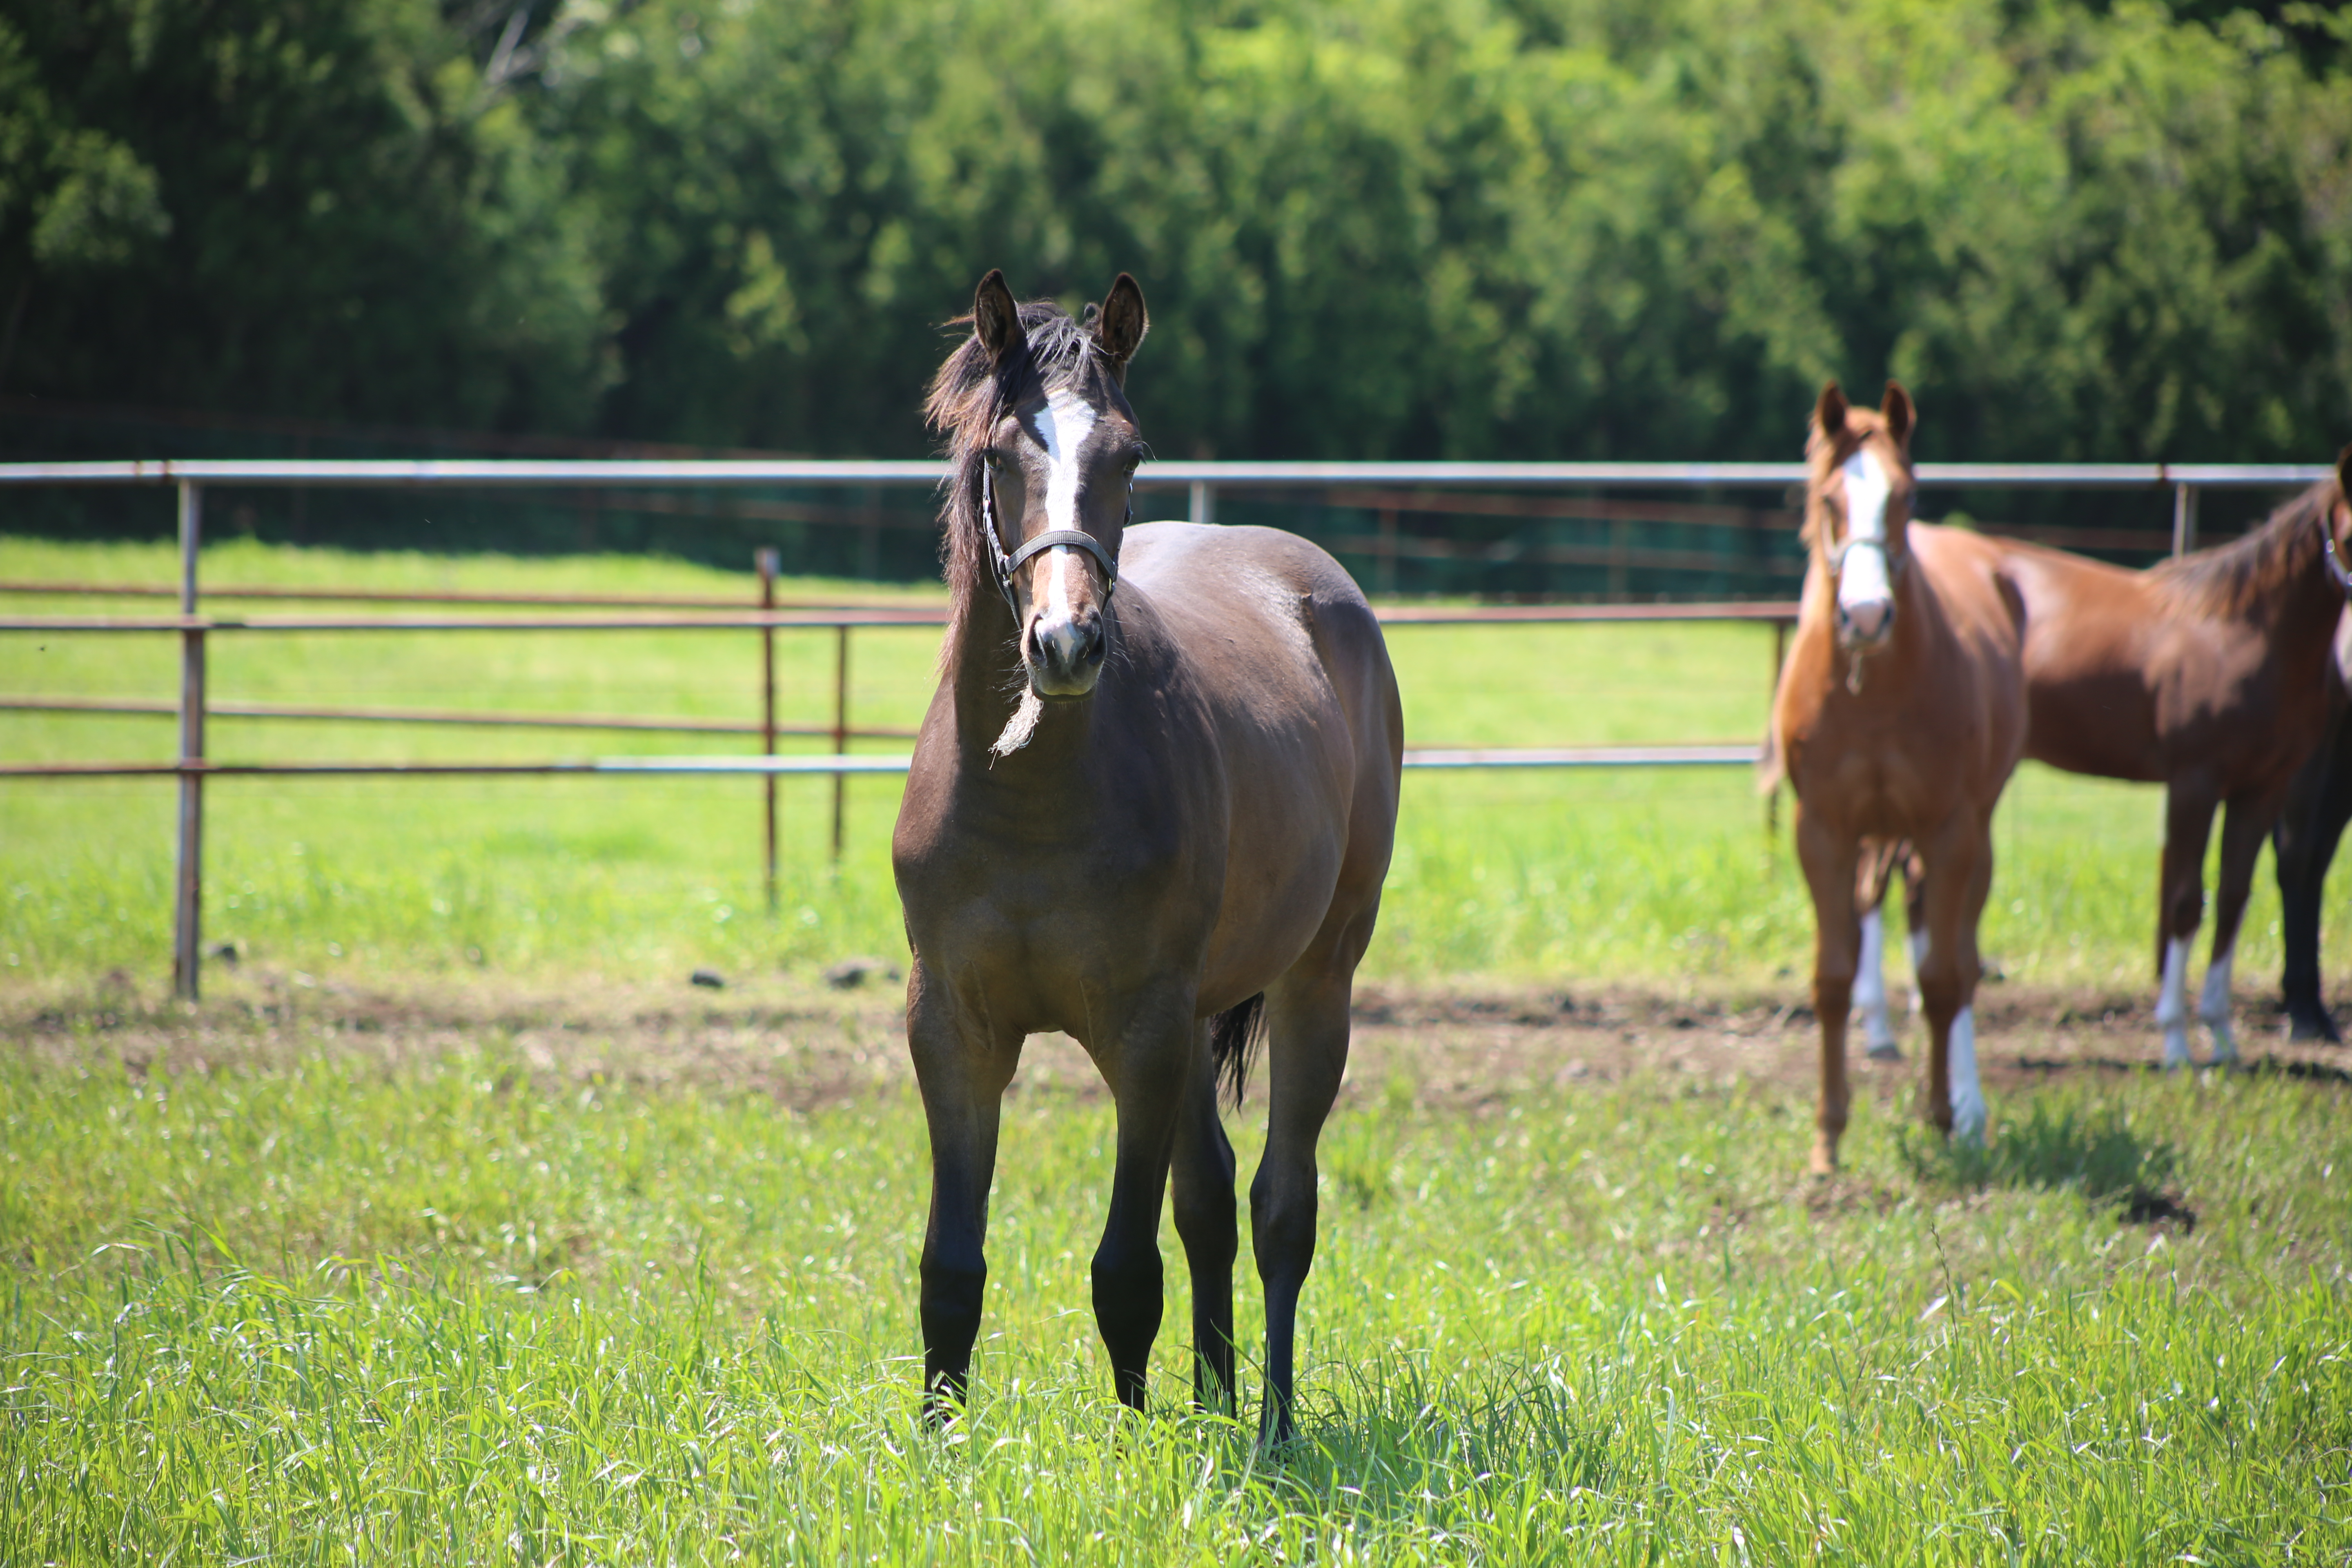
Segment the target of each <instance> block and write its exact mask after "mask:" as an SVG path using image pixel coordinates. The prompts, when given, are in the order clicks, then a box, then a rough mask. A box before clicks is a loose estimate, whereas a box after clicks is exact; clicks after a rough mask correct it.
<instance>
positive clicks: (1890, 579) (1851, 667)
mask: <svg viewBox="0 0 2352 1568" xmlns="http://www.w3.org/2000/svg"><path fill="white" fill-rule="evenodd" d="M1856 549H1861V550H1875V551H1877V552H1878V558H1879V559H1880V560H1881V561H1883V562H1885V563H1886V585H1887V587H1888V588H1889V590H1892V589H1893V587H1894V586H1895V557H1894V556H1893V555H1891V554H1889V553H1888V552H1887V549H1886V541H1885V540H1883V539H1842V540H1840V541H1838V542H1837V544H1836V546H1835V547H1834V548H1832V549H1831V550H1829V551H1827V552H1824V555H1825V558H1826V563H1827V565H1828V566H1829V569H1830V586H1831V591H1832V593H1834V592H1835V591H1836V587H1837V579H1838V574H1839V573H1840V572H1842V571H1843V570H1844V569H1845V558H1846V552H1849V551H1852V550H1856ZM2334 558H2335V557H2334V555H2333V554H2332V553H2331V554H2330V556H2329V559H2330V560H2333V559H2334ZM2337 570H2338V571H2339V572H2340V571H2341V570H2342V568H2341V567H2338V568H2337ZM2346 592H2347V594H2352V588H2347V590H2346ZM1887 614H1888V615H1889V616H1892V615H1893V614H1894V611H1893V610H1892V609H1889V610H1888V611H1887ZM1862 660H1863V650H1861V649H1858V648H1849V649H1847V650H1846V656H1845V689H1846V690H1847V691H1848V692H1849V693H1851V694H1852V695H1853V696H1856V697H1859V696H1861V695H1862Z"/></svg>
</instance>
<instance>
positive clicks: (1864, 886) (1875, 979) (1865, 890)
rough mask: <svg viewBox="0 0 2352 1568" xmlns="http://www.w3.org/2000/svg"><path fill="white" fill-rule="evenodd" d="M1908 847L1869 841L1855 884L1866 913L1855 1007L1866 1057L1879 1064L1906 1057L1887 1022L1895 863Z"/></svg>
mask: <svg viewBox="0 0 2352 1568" xmlns="http://www.w3.org/2000/svg"><path fill="white" fill-rule="evenodd" d="M1907 849H1908V846H1907V845H1905V844H1903V843H1901V842H1900V841H1898V840H1893V839H1885V840H1876V841H1865V847H1864V853H1863V856H1862V866H1861V869H1860V871H1859V872H1858V873H1857V874H1856V877H1855V880H1854V892H1853V896H1854V905H1855V907H1856V908H1857V909H1859V910H1861V911H1862V951H1861V954H1860V956H1859V957H1858V958H1857V960H1856V961H1855V965H1854V975H1853V1005H1854V1008H1855V1010H1856V1011H1857V1012H1859V1013H1860V1014H1861V1015H1862V1037H1863V1045H1864V1054H1865V1055H1867V1056H1869V1057H1870V1058H1873V1059H1874V1060H1877V1061H1899V1060H1901V1059H1902V1057H1903V1047H1902V1046H1901V1045H1900V1044H1899V1043H1898V1042H1897V1041H1896V1040H1895V1028H1894V1026H1893V1025H1892V1024H1891V1023H1889V1022H1888V1018H1887V1003H1886V921H1885V905H1886V889H1887V884H1888V882H1889V879H1891V878H1892V877H1893V876H1894V874H1895V861H1896V859H1897V858H1899V857H1900V856H1902V855H1903V854H1904V853H1905V852H1906V850H1907Z"/></svg>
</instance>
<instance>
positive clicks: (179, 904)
mask: <svg viewBox="0 0 2352 1568" xmlns="http://www.w3.org/2000/svg"><path fill="white" fill-rule="evenodd" d="M2330 471H2331V470H2329V469H2328V468H2326V467H2325V466H2322V465H2287V464H2273V465H2211V464H2208V465H2177V464H2176V465H2169V466H2168V465H2164V464H2147V463H2139V464H2132V463H2115V464H2075V465H2054V464H1990V463H1944V464H1936V463H1927V464H1922V465H1920V466H1919V468H1917V469H1916V479H1917V482H1918V483H1919V484H1920V486H1921V487H1922V488H1931V489H1932V488H1952V487H1980V488H1996V487H2016V488H2045V487H2063V488H2081V489H2147V490H2150V491H2154V492H2158V493H2160V492H2162V491H2164V490H2167V489H2168V490H2169V491H2170V492H2171V500H2172V503H2173V504H2172V534H2171V540H2172V547H2173V552H2174V553H2176V554H2179V553H2181V552H2185V551H2187V550H2189V549H2190V548H2193V547H2194V544H2195V542H2196V528H2197V504H2196V503H2197V493H2198V491H2199V490H2200V489H2278V488H2286V487H2291V486H2296V485H2303V484H2310V483H2313V482H2315V481H2317V480H2319V479H2324V478H2326V476H2327V475H2328V473H2329V472H2330ZM1804 477H1805V471H1804V468H1803V467H1802V465H1801V464H1795V463H1413V462H1404V463H1285V462H1270V463H1253V462H1239V463H1234V462H1162V463H1152V464H1150V465H1147V466H1146V467H1145V468H1143V469H1142V470H1141V471H1140V472H1139V474H1138V476H1137V484H1138V486H1139V488H1142V489H1182V490H1183V491H1184V492H1185V493H1186V499H1187V515H1188V516H1189V517H1190V518H1191V519H1192V521H1195V522H1203V523H1205V522H1210V521H1214V517H1215V506H1216V496H1217V492H1218V491H1219V489H1226V490H1233V491H1250V492H1256V491H1267V490H1302V489H1307V490H1311V489H1321V490H1329V491H1334V492H1338V493H1341V494H1343V495H1345V496H1346V497H1347V498H1349V501H1350V503H1351V504H1353V503H1356V502H1364V503H1366V504H1370V505H1371V506H1372V507H1373V509H1374V510H1379V511H1380V513H1381V533H1380V534H1379V536H1378V537H1376V538H1374V539H1372V540H1370V541H1360V542H1359V543H1362V544H1365V545H1367V546H1368V547H1369V549H1370V551H1371V552H1372V553H1373V554H1374V555H1375V556H1376V557H1377V558H1378V559H1380V560H1381V561H1383V562H1392V560H1393V558H1394V555H1395V553H1396V552H1397V551H1398V549H1399V548H1400V547H1401V546H1400V543H1399V541H1398V539H1397V537H1396V533H1395V528H1394V517H1395V513H1396V511H1397V510H1415V508H1414V505H1413V503H1414V502H1415V501H1422V502H1431V501H1433V499H1449V500H1451V501H1455V502H1458V501H1460V500H1462V497H1461V496H1460V495H1459V494H1454V495H1451V496H1450V497H1448V498H1435V497H1434V496H1433V492H1436V491H1439V490H1445V491H1461V490H1465V489H1466V490H1497V489H1499V490H1523V491H1524V490H1554V491H1557V490H1564V489H1609V488H1625V489H1667V490H1673V489H1738V488H1749V489H1754V488H1770V487H1780V486H1787V485H1792V484H1799V483H1801V482H1803V479H1804ZM945 478H946V469H945V468H944V467H943V466H942V465H940V464H939V463H936V462H864V461H832V460H788V459H742V460H716V461H672V460H663V459H654V460H593V461H589V460H559V461H541V460H532V459H488V460H477V459H458V460H415V461H411V460H394V461H357V462H352V461H343V462H328V461H306V460H287V461H278V460H268V461H211V460H206V461H183V460H177V459H166V460H160V461H155V460H147V461H124V462H96V463H89V462H72V463H12V464H0V489H6V488H11V487H20V486H49V485H62V486H87V485H106V486H134V487H137V486H155V487H164V486H168V487H171V488H173V489H175V490H176V491H177V499H178V503H179V541H180V581H179V583H178V584H176V585H174V586H173V587H159V586H150V585H139V586H115V585H110V584H87V583H7V584H0V593H8V594H19V595H114V596H127V597H158V598H168V597H175V598H176V599H177V600H178V610H179V613H178V614H177V615H176V616H14V617H7V618H4V619H0V631H10V632H43V633H101V634H104V633H149V634H169V635H174V636H176V637H179V639H180V646H181V659H180V691H179V696H178V700H176V701H175V702H135V701H127V700H107V699H83V700H77V699H66V698H44V697H33V696H19V697H7V696H0V710H16V711H47V712H78V713H90V714H114V715H127V714H148V715H154V716H157V717H174V716H175V717H176V718H177V720H178V721H179V724H178V728H179V752H178V755H177V757H176V759H175V760H173V761H169V762H160V763H130V762H121V763H110V762H92V763H13V762H5V761H0V777H50V778H95V777H136V776H170V777H173V778H176V779H177V780H178V781H179V813H178V817H179V821H178V846H177V856H176V861H177V865H176V874H175V877H174V882H173V901H174V911H173V987H174V989H175V991H176V992H177V993H178V994H180V995H182V996H184V997H186V998H189V999H191V1000H193V999H194V998H195V997H196V995H197V994H198V990H199V986H198V953H199V946H200V943H199V936H200V931H201V928H202V916H203V863H204V781H205V779H206V778H207V777H211V776H215V775H218V776H236V777H256V776H258V777H309V776H352V775H393V776H436V775H437V776H501V775H553V774H569V775H580V774H587V775H607V776H628V775H635V776H646V775H661V774H749V775H757V776H760V777H761V778H762V779H763V780H764V784H765V789H766V844H765V871H766V882H767V888H768V891H769V897H770V900H771V901H773V898H774V891H775V879H776V795H775V781H776V779H777V778H778V777H779V776H783V775H793V774H816V775H821V776H829V777H830V778H831V779H832V781H833V788H834V802H833V805H834V810H833V849H834V853H835V856H836V857H837V856H838V855H839V853H840V849H841V834H842V793H841V792H842V788H843V784H844V780H845V777H846V776H847V775H849V774H852V773H885V774H887V773H903V772H904V771H905V770H906V768H907V765H908V759H907V757H906V756H904V755H881V754H874V755H866V754H854V753H852V752H850V751H849V744H850V742H852V741H853V740H867V739H904V738H906V737H905V731H892V730H877V729H872V728H855V727H853V726H852V725H851V724H850V722H849V717H848V705H849V700H848V692H849V655H850V641H849V639H850V634H851V633H852V631H853V630H854V629H856V628H858V627H880V626H937V625H939V624H940V622H941V620H942V618H943V616H942V612H941V611H940V610H939V609H937V608H934V607H930V606H890V605H819V604H807V603H796V604H785V603H781V602H779V601H778V599H777V598H776V595H775V584H776V577H777V574H778V571H779V562H778V559H777V554H776V552H774V551H772V550H762V551H761V552H758V557H757V575H758V582H759V592H760V598H759V604H758V605H757V606H756V607H750V608H746V609H743V610H735V609H733V608H732V605H731V602H730V601H725V600H719V599H715V598H710V599H703V598H692V597H686V596H670V597H644V598H625V597H617V596H611V595H604V596H593V595H582V596H577V597H563V596H559V595H492V594H418V595H402V594H397V593H391V592H380V591H369V590H354V589H304V588H299V587H282V586H272V587H247V588H231V587H219V588H215V589H213V590H212V591H211V594H210V597H212V598H213V599H215V601H217V600H219V599H223V598H232V599H248V600H252V599H260V600H292V601H301V600H309V601H312V602H319V603H329V602H336V601H344V602H364V603H369V604H394V603H415V604H425V603H431V604H471V605H509V606H532V607H537V608H541V609H543V610H553V609H557V608H570V609H573V610H582V609H597V610H604V611H618V610H650V611H656V612H668V613H656V614H650V615H629V616H623V615H616V614H604V615H596V616H585V615H576V614H575V615H569V616H564V615H552V614H540V615H516V616H409V617H399V618H381V617H376V618H371V617H359V616H320V615H284V616H222V615H218V614H209V615H207V614H201V613H199V605H200V603H201V600H202V598H203V597H204V596H205V595H204V594H203V591H202V589H201V585H200V584H199V582H198V576H197V560H198V552H199V546H200V544H201V542H202V534H203V492H204V489H205V486H207V485H218V486H234V487H247V486H281V485H297V486H320V487H333V486H345V487H364V488H385V487H388V488H405V487H420V486H433V487H437V486H464V487H491V488H510V487H547V486H562V487H590V488H609V489H646V488H676V487H681V486H693V487H721V488H725V487H744V486H773V485H796V486H797V485H805V486H818V487H824V486H843V485H884V486H913V487H931V488H935V487H937V486H938V485H939V484H940V482H941V481H942V480H943V479H945ZM1383 494H1385V495H1387V496H1389V497H1391V499H1392V503H1393V504H1391V505H1389V506H1387V507H1385V508H1383V507H1382V506H1381V496H1382V495H1383ZM1424 509H1425V508H1424ZM689 610H690V611H698V612H703V613H699V614H693V615H688V614H682V613H679V612H684V611H689ZM1794 615H1795V606H1794V605H1790V604H1786V603H1778V602H1776V603H1769V604H1749V603H1743V604H1712V605H1467V606H1444V605H1391V606H1387V607H1384V608H1383V609H1382V610H1381V618H1382V620H1383V621H1384V622H1386V623H1388V624H1391V625H1397V626H1476V625H1487V626H1495V625H1502V626H1528V625H1545V624H1555V625H1557V624H1575V623H1596V622H1599V623H1606V622H1631V621H1686V620H1717V621H1750V622H1766V623H1769V624H1771V625H1772V626H1774V627H1775V637H1774V648H1773V662H1772V673H1773V675H1774V677H1775V678H1776V679H1777V676H1778V672H1779V668H1780V658H1781V656H1782V653H1783V651H1784V649H1785V645H1786V637H1787V631H1788V627H1789V625H1790V622H1791V621H1792V620H1793V618H1794ZM687 629H693V630H734V631H747V630H751V631H757V632H758V633H759V634H760V639H761V670H762V676H761V719H760V721H759V723H758V724H757V725H756V726H755V725H752V724H750V723H747V722H740V721H695V720H689V719H684V718H657V717H645V716H623V715H597V714H544V713H498V712H474V711H460V710H424V709H406V710H401V709H327V708H298V707H293V706H289V705H270V704H262V703H217V702H212V701H210V700H208V698H207V695H206V689H205V651H206V646H207V639H208V638H209V637H212V636H215V635H233V634H242V633H268V632H306V633H320V632H341V631H350V632H399V631H407V632H552V631H574V632H580V631H597V632H618V631H655V630H687ZM792 629H802V630H819V631H827V630H829V631H831V632H832V633H833V636H834V638H835V659H834V708H833V721H832V723H831V724H830V725H825V726H810V725H797V726H787V725H782V724H779V723H778V722H777V720H776V684H775V669H776V667H775V634H776V633H777V632H778V631H779V630H792ZM208 717H220V718H236V719H273V720H297V719H303V720H319V721H330V720H331V721H347V722H348V721H357V722H384V723H404V724H420V725H428V724H462V725H496V726H501V727H513V728H541V729H577V730H589V729H601V730H606V731H672V732H706V733H722V734H752V733H756V734H758V735H759V736H760V737H761V752H760V753H759V754H757V755H752V756H696V757H659V756H624V757H603V758H592V759H587V760H579V761H552V762H513V763H505V762H497V763H480V762H450V763H436V762H397V763H369V762H352V763H337V762H320V763H221V762H215V761H213V760H211V759H209V758H208V757H207V756H206V755H205V722H206V720H207V718H208ZM784 735H793V736H806V737H814V738H820V739H824V740H826V741H829V742H831V747H832V749H831V751H830V752H825V753H822V754H817V755H790V756H780V755H778V754H776V742H777V740H778V738H779V737H780V736H784ZM1755 757H1756V748H1755V747H1754V746H1752V745H1685V746H1639V747H1598V748H1578V747H1549V748H1545V747H1536V748H1508V749H1502V748H1496V749H1475V748H1465V749H1438V750H1419V751H1414V752H1408V753H1407V756H1406V765H1408V766H1410V767H1415V768H1435V769H1463V768H1525V767H1542V768H1580V767H1626V766H1639V767H1675V766H1736V765H1741V764H1746V763H1752V762H1754V760H1755Z"/></svg>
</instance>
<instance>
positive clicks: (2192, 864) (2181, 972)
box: [2156, 779, 2217, 1072]
mask: <svg viewBox="0 0 2352 1568" xmlns="http://www.w3.org/2000/svg"><path fill="white" fill-rule="evenodd" d="M2216 804H2217V803H2216V801H2215V799H2214V796H2213V794H2212V792H2211V791H2210V789H2209V788H2206V787H2204V786H2203V785H2200V784H2195V783H2189V782H2186V781H2182V780H2179V779H2176V780H2174V781H2173V782H2172V783H2171V784H2169V785H2168V787H2167V788H2166V790H2165V795H2164V870H2163V874H2162V879H2161V880H2160V881H2159V883H2158V901H2157V930H2156V934H2157V953H2158V965H2159V968H2160V971H2161V973H2162V975H2163V980H2162V982H2161V989H2160V990H2158V993H2157V998H2156V1022H2157V1026H2158V1028H2160V1029H2162V1030H2163V1031H2164V1066H2165V1070H2166V1071H2168V1072H2169V1071H2171V1070H2172V1069H2174V1068H2185V1067H2189V1066H2192V1065H2193V1064H2194V1061H2195V1058H2192V1057H2191V1056H2190V1055H2189V942H2190V941H2191V939H2193V938H2194V937H2195V936H2196V935H2197V926H2198V923H2199V922H2200V921H2201V920H2203V919H2204V916H2205V841H2206V839H2208V838H2209V837H2211V836H2212V832H2213V807H2214V805H2216Z"/></svg>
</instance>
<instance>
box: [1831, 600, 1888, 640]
mask: <svg viewBox="0 0 2352 1568" xmlns="http://www.w3.org/2000/svg"><path fill="white" fill-rule="evenodd" d="M1894 630H1895V601H1894V600H1892V599H1858V600H1856V601H1854V602H1853V604H1851V605H1845V604H1841V605H1838V610H1837V634H1838V642H1839V644H1840V646H1842V647H1861V648H1874V647H1878V646H1879V645H1880V644H1881V643H1884V642H1885V640H1886V639H1887V637H1889V636H1891V635H1892V634H1893V633H1894Z"/></svg>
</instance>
